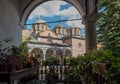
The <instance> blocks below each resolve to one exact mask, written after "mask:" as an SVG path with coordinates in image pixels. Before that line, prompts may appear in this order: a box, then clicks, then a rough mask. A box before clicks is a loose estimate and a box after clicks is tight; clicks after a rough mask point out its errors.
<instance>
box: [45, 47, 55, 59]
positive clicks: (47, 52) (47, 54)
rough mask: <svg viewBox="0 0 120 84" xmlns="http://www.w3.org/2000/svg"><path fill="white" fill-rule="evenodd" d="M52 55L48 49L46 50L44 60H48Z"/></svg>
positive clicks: (51, 51)
mask: <svg viewBox="0 0 120 84" xmlns="http://www.w3.org/2000/svg"><path fill="white" fill-rule="evenodd" d="M53 55H54V52H53V50H52V49H51V48H49V49H47V51H46V55H45V58H46V59H47V58H49V57H51V56H53Z"/></svg>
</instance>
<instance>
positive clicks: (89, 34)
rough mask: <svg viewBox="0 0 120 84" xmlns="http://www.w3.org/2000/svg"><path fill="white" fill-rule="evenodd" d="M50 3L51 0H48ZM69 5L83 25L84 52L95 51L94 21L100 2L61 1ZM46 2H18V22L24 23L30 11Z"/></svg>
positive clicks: (41, 0) (31, 0)
mask: <svg viewBox="0 0 120 84" xmlns="http://www.w3.org/2000/svg"><path fill="white" fill-rule="evenodd" d="M49 1H52V0H49ZM63 1H66V2H69V3H71V4H72V5H73V6H74V7H75V8H76V9H78V11H79V13H80V14H81V16H82V23H83V24H84V25H85V28H86V32H85V34H86V35H85V40H86V52H89V51H91V50H94V49H97V39H96V21H97V19H98V3H99V1H100V0H63ZM44 2H46V0H27V1H25V2H24V0H22V1H21V2H20V9H21V10H20V22H21V23H22V24H24V23H25V21H26V19H27V17H28V16H29V14H30V13H31V11H32V10H33V9H34V8H35V7H37V6H38V5H40V4H42V3H44ZM91 4H92V5H91Z"/></svg>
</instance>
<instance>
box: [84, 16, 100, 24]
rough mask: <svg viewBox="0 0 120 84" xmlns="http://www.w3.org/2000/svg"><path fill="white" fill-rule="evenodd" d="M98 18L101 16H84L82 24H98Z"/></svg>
mask: <svg viewBox="0 0 120 84" xmlns="http://www.w3.org/2000/svg"><path fill="white" fill-rule="evenodd" d="M98 18H99V14H93V15H84V16H83V19H82V23H83V24H86V23H88V22H96V21H97V20H98Z"/></svg>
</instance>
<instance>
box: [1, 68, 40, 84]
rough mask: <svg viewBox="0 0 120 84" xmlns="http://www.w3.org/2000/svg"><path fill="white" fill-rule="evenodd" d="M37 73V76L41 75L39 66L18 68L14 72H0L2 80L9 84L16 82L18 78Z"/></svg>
mask: <svg viewBox="0 0 120 84" xmlns="http://www.w3.org/2000/svg"><path fill="white" fill-rule="evenodd" d="M33 73H37V75H36V76H37V77H39V76H38V75H39V67H32V68H28V69H22V70H18V71H15V72H12V73H8V72H0V82H7V84H14V81H15V80H17V79H21V78H23V77H26V76H28V75H30V74H33Z"/></svg>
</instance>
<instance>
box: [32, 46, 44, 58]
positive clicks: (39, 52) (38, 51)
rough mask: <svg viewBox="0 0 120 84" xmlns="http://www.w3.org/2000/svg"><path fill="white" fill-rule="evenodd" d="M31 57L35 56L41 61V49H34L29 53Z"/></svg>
mask: <svg viewBox="0 0 120 84" xmlns="http://www.w3.org/2000/svg"><path fill="white" fill-rule="evenodd" d="M31 55H33V56H36V57H38V58H40V59H43V58H44V56H43V51H42V49H40V48H34V49H33V50H32V51H31Z"/></svg>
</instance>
